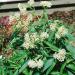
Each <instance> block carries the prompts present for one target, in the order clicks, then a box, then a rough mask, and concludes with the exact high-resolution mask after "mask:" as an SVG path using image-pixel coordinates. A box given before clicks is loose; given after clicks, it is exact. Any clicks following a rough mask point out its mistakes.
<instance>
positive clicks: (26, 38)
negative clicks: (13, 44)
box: [24, 33, 30, 41]
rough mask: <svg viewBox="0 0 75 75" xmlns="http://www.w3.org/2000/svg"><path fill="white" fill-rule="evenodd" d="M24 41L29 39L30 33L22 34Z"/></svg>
mask: <svg viewBox="0 0 75 75" xmlns="http://www.w3.org/2000/svg"><path fill="white" fill-rule="evenodd" d="M24 39H25V41H30V35H29V33H26V34H25V36H24Z"/></svg>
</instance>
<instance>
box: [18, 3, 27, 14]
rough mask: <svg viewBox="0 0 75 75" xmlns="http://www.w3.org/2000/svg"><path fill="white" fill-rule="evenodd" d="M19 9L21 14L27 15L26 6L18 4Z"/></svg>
mask: <svg viewBox="0 0 75 75" xmlns="http://www.w3.org/2000/svg"><path fill="white" fill-rule="evenodd" d="M18 8H19V10H20V12H21V13H26V8H27V7H26V5H25V4H21V3H19V4H18Z"/></svg>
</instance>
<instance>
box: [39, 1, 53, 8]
mask: <svg viewBox="0 0 75 75" xmlns="http://www.w3.org/2000/svg"><path fill="white" fill-rule="evenodd" d="M40 5H42V6H44V7H51V6H52V3H51V2H50V1H41V3H40Z"/></svg>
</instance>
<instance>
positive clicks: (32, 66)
mask: <svg viewBox="0 0 75 75" xmlns="http://www.w3.org/2000/svg"><path fill="white" fill-rule="evenodd" d="M28 66H29V67H30V68H36V67H37V63H36V61H34V60H29V62H28Z"/></svg>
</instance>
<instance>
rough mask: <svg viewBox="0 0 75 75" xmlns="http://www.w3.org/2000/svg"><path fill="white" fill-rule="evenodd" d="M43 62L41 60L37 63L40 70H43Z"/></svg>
mask: <svg viewBox="0 0 75 75" xmlns="http://www.w3.org/2000/svg"><path fill="white" fill-rule="evenodd" d="M43 64H44V63H43V61H42V60H41V59H39V60H38V61H37V67H38V68H42V67H43Z"/></svg>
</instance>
